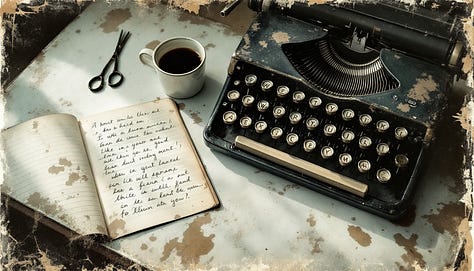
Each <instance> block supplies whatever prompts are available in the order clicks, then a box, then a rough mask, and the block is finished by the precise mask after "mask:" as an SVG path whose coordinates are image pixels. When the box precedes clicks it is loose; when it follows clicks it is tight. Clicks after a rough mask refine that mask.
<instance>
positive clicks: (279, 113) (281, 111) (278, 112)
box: [273, 105, 286, 119]
mask: <svg viewBox="0 0 474 271" xmlns="http://www.w3.org/2000/svg"><path fill="white" fill-rule="evenodd" d="M285 112H286V110H285V108H284V107H283V106H280V105H278V106H275V107H274V108H273V116H274V117H275V118H277V119H279V118H281V117H283V116H284V115H285Z"/></svg>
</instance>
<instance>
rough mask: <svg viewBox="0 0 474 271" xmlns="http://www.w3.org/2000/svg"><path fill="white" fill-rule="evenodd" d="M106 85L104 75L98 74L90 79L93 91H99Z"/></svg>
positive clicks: (90, 86) (90, 87)
mask: <svg viewBox="0 0 474 271" xmlns="http://www.w3.org/2000/svg"><path fill="white" fill-rule="evenodd" d="M103 87H104V76H103V75H97V76H95V77H92V79H91V80H90V81H89V89H90V90H91V91H92V92H98V91H100V90H101V89H102V88H103Z"/></svg>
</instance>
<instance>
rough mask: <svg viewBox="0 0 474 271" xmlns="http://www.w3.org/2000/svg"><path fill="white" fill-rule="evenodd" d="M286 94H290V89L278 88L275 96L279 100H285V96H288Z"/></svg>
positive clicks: (285, 87)
mask: <svg viewBox="0 0 474 271" xmlns="http://www.w3.org/2000/svg"><path fill="white" fill-rule="evenodd" d="M288 93H290V88H289V87H287V86H278V88H277V96H278V97H279V98H285V97H286V95H288Z"/></svg>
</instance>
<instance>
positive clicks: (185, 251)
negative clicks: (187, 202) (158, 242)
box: [160, 213, 215, 267]
mask: <svg viewBox="0 0 474 271" xmlns="http://www.w3.org/2000/svg"><path fill="white" fill-rule="evenodd" d="M211 221H212V219H211V215H210V214H209V213H207V214H205V215H204V216H201V217H196V218H195V219H194V221H193V222H192V223H191V224H190V225H189V227H188V229H187V230H186V231H185V232H184V233H183V238H182V240H181V241H178V240H179V238H178V237H176V238H174V239H172V240H170V241H168V242H167V243H166V244H165V246H164V248H163V254H162V257H161V258H160V260H161V261H165V260H167V259H168V258H169V256H170V254H171V253H172V252H173V250H176V255H178V256H179V257H180V258H181V263H182V264H183V265H184V266H185V267H189V266H190V265H195V264H198V263H199V261H200V257H201V256H202V255H206V254H208V253H209V252H210V251H211V250H212V249H213V247H214V243H213V241H212V239H213V238H214V237H215V235H214V234H210V235H208V236H205V235H204V233H203V231H202V229H201V227H202V226H203V225H205V224H209V223H211Z"/></svg>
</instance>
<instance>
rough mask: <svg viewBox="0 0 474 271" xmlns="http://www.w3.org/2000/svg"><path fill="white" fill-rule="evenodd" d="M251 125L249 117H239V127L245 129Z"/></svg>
mask: <svg viewBox="0 0 474 271" xmlns="http://www.w3.org/2000/svg"><path fill="white" fill-rule="evenodd" d="M250 125H252V119H251V118H249V117H243V118H241V119H240V127H242V128H244V129H246V128H249V127H250Z"/></svg>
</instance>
